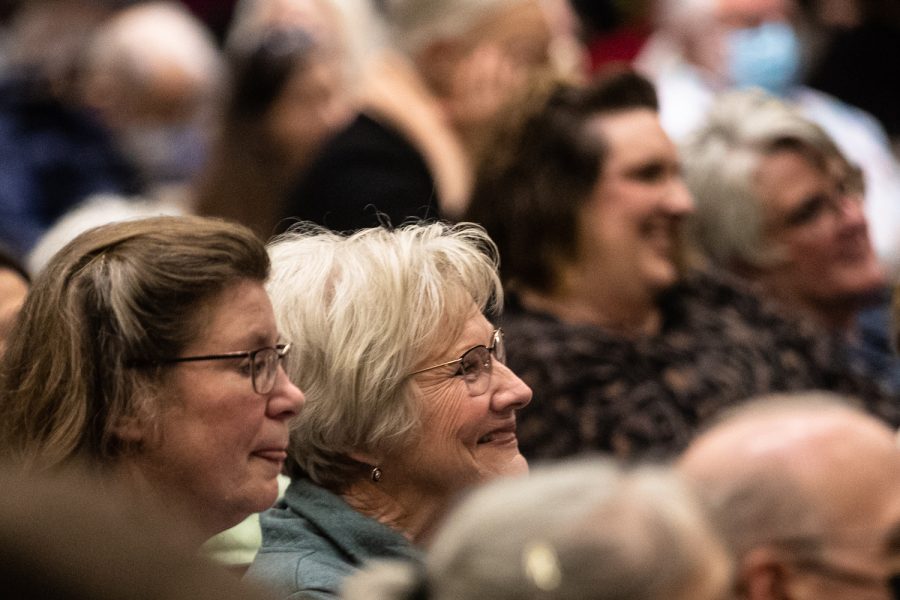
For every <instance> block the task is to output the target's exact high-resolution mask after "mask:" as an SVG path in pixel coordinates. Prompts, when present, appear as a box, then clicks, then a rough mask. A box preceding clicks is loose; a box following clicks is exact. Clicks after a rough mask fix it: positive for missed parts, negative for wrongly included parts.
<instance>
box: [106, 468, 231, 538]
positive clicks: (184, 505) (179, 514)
mask: <svg viewBox="0 0 900 600" xmlns="http://www.w3.org/2000/svg"><path fill="white" fill-rule="evenodd" d="M115 475H116V479H117V480H118V481H120V482H121V483H122V485H123V486H124V489H126V490H127V491H128V493H129V498H130V499H131V500H132V501H133V502H134V503H135V504H136V505H137V510H138V511H140V512H145V513H150V514H160V515H163V516H164V517H165V518H166V519H167V520H169V521H171V522H172V523H174V524H177V525H178V526H179V528H180V529H181V535H182V536H183V539H184V540H185V541H187V542H188V543H190V544H191V545H194V546H196V547H197V548H199V547H200V546H201V544H203V542H205V541H206V540H207V539H209V538H210V537H212V536H213V535H215V534H217V533H219V532H220V531H223V530H225V529H227V527H228V525H226V524H223V523H221V522H220V519H218V518H216V517H217V516H218V515H214V514H212V513H211V512H210V511H208V510H205V507H203V506H198V505H197V503H196V502H190V501H189V499H188V498H186V497H184V496H183V495H181V494H179V493H177V492H173V490H171V489H168V488H165V489H164V487H165V486H162V485H160V484H159V483H157V482H154V481H153V478H152V477H149V476H148V475H147V473H146V472H145V471H144V470H143V469H141V468H140V467H139V466H138V465H137V464H136V463H135V462H134V461H129V460H125V461H123V462H122V463H121V464H120V465H119V466H118V467H117V471H116V473H115Z"/></svg>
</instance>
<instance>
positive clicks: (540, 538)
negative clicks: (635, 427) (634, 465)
mask: <svg viewBox="0 0 900 600" xmlns="http://www.w3.org/2000/svg"><path fill="white" fill-rule="evenodd" d="M425 563H426V565H425V568H424V569H423V570H416V569H415V568H414V567H411V566H409V565H407V564H402V565H401V564H395V563H387V562H386V563H380V564H378V563H376V564H375V565H373V566H372V567H370V568H369V569H367V570H365V571H362V572H361V573H359V574H357V575H355V576H354V577H351V578H350V579H348V580H347V582H346V584H345V589H344V596H343V597H344V598H346V599H347V600H362V599H363V598H365V599H367V600H368V599H371V600H400V599H403V598H409V597H411V596H412V595H411V591H412V590H420V591H422V593H420V595H419V596H417V597H420V598H423V599H428V600H445V599H446V600H451V599H452V600H468V599H473V600H474V599H476V598H492V599H495V600H506V599H509V600H512V599H532V598H533V599H538V598H547V599H549V598H555V599H571V600H588V599H590V600H604V599H609V600H613V599H615V600H620V599H622V598H627V599H629V600H645V599H646V600H656V599H658V598H672V599H686V598H691V599H692V600H708V599H710V598H719V597H721V595H720V594H721V593H722V592H723V591H724V590H725V588H726V586H727V585H728V583H729V581H730V575H731V563H730V560H729V559H728V557H727V554H726V552H725V550H724V548H723V547H722V545H721V544H720V542H719V541H718V540H717V539H716V538H715V537H714V536H713V534H712V532H711V529H710V527H709V525H708V524H707V522H706V520H705V517H704V515H703V514H702V512H701V510H700V508H699V505H698V504H697V502H696V501H695V499H694V498H693V495H692V492H691V491H690V490H688V489H687V487H686V486H685V485H684V484H683V483H682V482H681V481H680V480H679V479H677V478H676V476H675V475H674V474H673V473H672V472H671V471H670V470H665V469H663V468H659V467H640V468H638V469H635V470H631V471H626V470H623V469H622V468H621V467H619V466H617V465H616V464H614V463H613V462H611V461H607V460H604V459H601V458H599V457H597V458H592V459H587V460H585V459H579V460H577V461H567V462H562V463H559V464H556V465H552V466H544V467H539V468H537V469H534V470H533V471H532V473H531V475H530V476H529V477H527V478H517V479H507V480H498V481H497V482H494V483H490V484H488V485H486V486H484V487H483V488H480V489H479V490H476V491H475V492H474V493H472V494H471V495H470V496H469V497H467V498H466V499H465V500H464V501H463V502H462V503H461V504H460V505H459V506H458V507H457V508H456V509H455V510H454V511H453V512H452V513H451V514H450V516H449V517H448V519H447V520H446V522H445V523H444V524H443V526H442V527H441V529H439V531H438V533H437V535H436V537H435V539H434V542H433V543H432V545H431V546H430V549H429V553H428V555H427V558H426V561H425Z"/></svg>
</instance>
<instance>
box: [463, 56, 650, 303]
mask: <svg viewBox="0 0 900 600" xmlns="http://www.w3.org/2000/svg"><path fill="white" fill-rule="evenodd" d="M635 108H649V109H651V110H658V102H657V97H656V91H655V90H654V88H653V85H652V84H651V83H650V82H649V81H647V80H646V79H645V78H643V77H642V76H640V75H638V74H636V73H634V72H631V71H617V72H614V73H611V74H609V75H606V76H604V77H600V78H598V79H596V80H594V81H593V82H592V83H591V84H589V85H587V86H577V85H574V84H571V83H563V82H547V81H536V82H535V84H534V86H533V88H532V89H531V90H529V92H528V93H527V94H526V96H525V98H524V99H523V100H522V102H521V104H519V105H518V106H516V107H514V109H513V110H511V111H510V113H509V115H510V116H509V118H508V120H507V122H505V123H504V124H503V125H502V126H501V127H499V128H498V129H497V130H496V132H495V133H494V136H493V140H492V141H491V142H490V143H489V147H488V148H486V150H485V152H484V160H483V161H482V163H481V165H480V168H479V170H478V174H477V176H476V182H475V188H474V190H473V192H472V198H471V203H470V205H469V208H468V212H467V213H466V215H465V220H467V221H473V222H476V223H480V224H481V225H483V226H484V228H485V229H487V231H488V234H490V236H491V238H492V239H493V240H494V242H495V243H496V244H497V247H498V248H499V250H500V256H501V259H502V263H501V266H500V276H501V277H502V279H503V282H504V284H510V283H515V284H519V285H522V286H524V287H526V288H530V289H535V290H539V291H549V290H550V289H552V288H553V287H554V285H555V284H556V277H557V273H558V270H559V269H558V267H559V264H560V263H561V262H567V261H571V260H574V258H575V252H576V248H577V244H578V240H577V239H575V235H574V232H575V231H576V229H577V227H576V224H577V223H576V221H577V219H578V214H579V209H580V208H581V207H582V206H583V205H584V204H585V203H586V202H587V200H588V198H589V197H590V194H591V191H592V190H593V188H594V186H595V185H596V182H597V180H598V178H599V177H600V174H601V172H602V169H603V161H604V158H605V154H606V150H605V147H604V143H603V140H602V139H599V137H598V136H597V134H596V133H589V132H588V131H587V128H586V123H587V122H588V121H589V120H591V119H593V118H596V117H598V116H602V115H604V114H610V113H615V112H619V111H623V110H630V109H635Z"/></svg>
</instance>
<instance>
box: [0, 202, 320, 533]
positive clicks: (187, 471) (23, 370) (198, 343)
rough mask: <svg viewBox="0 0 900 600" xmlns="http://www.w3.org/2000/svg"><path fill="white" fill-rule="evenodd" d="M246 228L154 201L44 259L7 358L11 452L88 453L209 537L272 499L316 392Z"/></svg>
mask: <svg viewBox="0 0 900 600" xmlns="http://www.w3.org/2000/svg"><path fill="white" fill-rule="evenodd" d="M268 273H269V258H268V255H267V254H266V251H265V248H264V246H263V245H262V243H261V242H259V241H258V240H257V238H256V237H255V236H254V235H253V234H252V232H250V231H249V230H248V229H246V228H244V227H241V226H238V225H231V224H227V223H224V222H221V221H217V220H212V219H204V218H201V217H157V218H149V219H142V220H135V221H125V222H121V223H115V224H111V225H105V226H102V227H97V228H94V229H91V230H89V231H87V232H85V233H83V234H81V235H79V236H78V237H76V238H75V239H74V240H73V241H72V242H70V243H69V244H67V245H66V246H65V247H64V248H63V249H62V250H60V251H59V252H58V253H57V254H56V255H55V256H54V257H53V258H52V259H51V260H50V263H49V264H48V265H47V266H46V267H45V268H44V269H43V270H42V271H41V272H40V273H39V274H38V275H37V277H36V278H35V280H34V283H33V286H32V290H31V292H30V293H29V295H28V297H27V298H26V300H25V304H24V306H23V307H22V310H21V313H20V316H19V319H18V322H17V323H16V325H15V326H14V328H13V331H12V336H11V341H10V345H9V347H8V348H7V350H6V353H5V355H4V360H3V362H2V372H0V410H2V412H3V415H4V417H3V419H2V420H0V454H2V455H3V456H4V457H5V458H6V459H7V460H10V461H14V462H15V463H18V464H20V465H21V466H22V468H24V469H25V470H26V471H32V472H43V471H55V470H57V469H61V468H63V467H65V466H67V465H70V464H73V463H87V464H88V465H89V466H90V467H95V468H96V470H98V471H101V472H102V473H104V474H105V475H107V476H108V477H109V478H111V479H113V480H114V481H119V482H122V484H123V485H124V486H125V487H127V488H128V489H130V490H132V491H133V492H134V494H135V498H136V501H137V500H140V502H146V503H148V504H150V505H151V506H161V507H163V508H164V509H165V510H166V511H168V512H171V513H173V514H174V515H177V517H178V518H182V519H184V520H185V523H186V526H193V527H195V528H196V530H197V531H196V539H197V542H198V545H199V542H200V541H202V539H203V538H206V537H209V536H211V535H213V534H215V533H217V532H219V531H222V530H224V529H226V528H228V527H230V526H232V525H234V524H236V523H238V522H239V521H241V520H242V519H243V518H245V517H247V516H248V515H250V514H251V513H254V512H258V511H261V510H263V509H265V508H267V507H269V506H270V505H271V504H272V503H273V502H274V501H275V499H276V496H277V494H278V481H277V477H278V474H279V472H280V471H281V467H282V465H283V462H284V459H285V456H286V449H287V444H288V420H289V419H290V418H291V417H293V416H294V415H296V414H297V412H298V411H299V410H300V407H301V405H302V404H303V395H302V393H301V392H300V390H298V389H297V388H296V387H295V386H294V385H293V384H292V383H291V382H290V381H289V380H288V378H287V375H285V373H284V370H283V369H282V368H281V361H282V359H283V358H284V356H285V355H286V354H287V352H288V351H289V350H290V345H289V344H288V343H287V342H286V341H285V340H283V339H282V337H281V336H280V334H279V331H278V329H277V327H276V324H275V316H274V314H273V312H272V305H271V303H270V302H269V297H268V296H267V295H266V291H265V288H264V287H263V283H264V282H265V280H266V277H267V276H268Z"/></svg>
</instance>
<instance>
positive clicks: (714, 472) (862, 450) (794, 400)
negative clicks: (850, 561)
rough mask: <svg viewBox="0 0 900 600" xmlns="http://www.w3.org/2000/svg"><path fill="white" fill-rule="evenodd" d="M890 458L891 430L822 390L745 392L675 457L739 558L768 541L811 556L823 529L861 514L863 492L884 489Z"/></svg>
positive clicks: (849, 524)
mask: <svg viewBox="0 0 900 600" xmlns="http://www.w3.org/2000/svg"><path fill="white" fill-rule="evenodd" d="M898 467H900V451H898V449H897V446H896V442H895V437H894V434H893V433H892V432H891V430H890V429H889V428H888V427H887V426H886V425H885V424H883V423H882V422H880V421H878V420H877V419H875V418H873V417H870V416H869V415H866V414H865V413H863V412H862V411H861V410H859V409H857V408H856V407H854V406H853V405H852V404H850V403H849V402H848V401H847V400H846V399H844V398H842V397H839V396H835V395H832V394H829V393H826V392H808V393H799V394H794V395H775V396H770V397H764V398H759V399H756V400H751V401H749V402H748V403H747V404H745V405H743V406H741V407H739V408H737V409H736V410H734V411H733V412H731V413H730V414H728V415H725V416H723V418H722V419H721V420H720V421H719V422H718V423H717V424H715V425H713V426H712V427H711V428H710V429H708V430H707V431H706V432H704V433H702V434H700V435H699V436H698V437H697V438H696V439H695V440H694V442H693V443H692V444H691V445H690V446H689V447H688V448H687V450H686V451H685V453H684V454H683V455H682V457H681V459H680V462H679V470H680V471H681V472H682V473H683V474H684V475H685V476H686V477H687V478H688V479H689V480H690V481H692V482H694V483H696V485H697V489H698V491H699V492H700V495H701V497H702V500H703V501H704V504H705V505H706V506H707V508H708V509H709V511H710V514H711V516H712V518H713V521H714V524H715V526H716V528H717V530H718V531H719V532H720V533H721V534H722V535H723V539H724V541H726V542H727V543H728V544H729V546H730V547H731V549H732V551H733V553H734V555H735V556H736V557H737V558H738V559H739V560H740V559H742V558H744V557H745V556H746V555H747V554H748V553H749V552H750V551H751V550H753V549H754V548H759V547H772V546H775V547H783V548H785V549H787V550H789V551H790V552H793V553H796V554H798V555H802V556H813V557H815V556H816V555H817V553H818V552H820V550H821V547H822V544H823V543H825V541H826V540H827V539H828V537H829V536H830V535H831V534H833V533H835V532H836V531H838V530H839V529H842V528H844V527H846V528H848V529H853V528H854V527H856V526H857V525H860V526H862V525H861V524H862V523H864V522H866V521H867V520H868V519H870V518H871V515H870V514H866V513H868V508H869V506H868V504H867V503H866V497H869V498H871V497H873V496H878V495H879V494H880V493H881V492H882V490H884V491H885V492H886V493H892V492H890V491H889V490H891V489H893V490H895V489H896V485H897V482H898V474H900V471H898ZM889 484H890V485H889ZM890 486H894V487H890ZM857 520H859V522H858V523H857Z"/></svg>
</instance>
